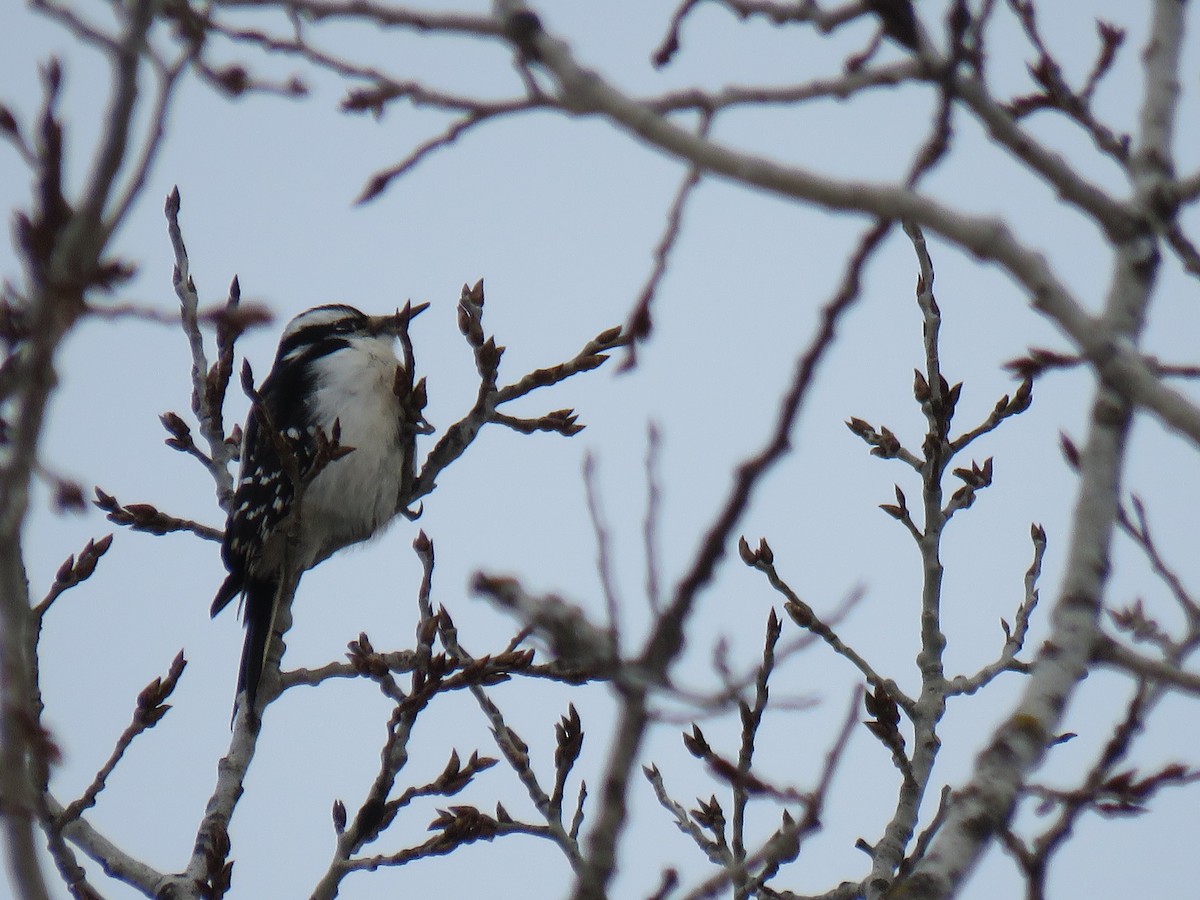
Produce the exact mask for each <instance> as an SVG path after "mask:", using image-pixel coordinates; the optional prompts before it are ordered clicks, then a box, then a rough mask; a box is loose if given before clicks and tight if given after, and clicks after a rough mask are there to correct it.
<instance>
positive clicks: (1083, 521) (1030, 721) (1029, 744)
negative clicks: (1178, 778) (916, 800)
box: [910, 0, 1184, 898]
mask: <svg viewBox="0 0 1200 900" xmlns="http://www.w3.org/2000/svg"><path fill="white" fill-rule="evenodd" d="M1183 15H1184V7H1183V5H1182V4H1179V3H1177V2H1173V0H1158V2H1156V3H1155V4H1154V13H1153V18H1152V23H1151V30H1150V34H1149V36H1148V38H1147V44H1146V49H1145V51H1144V53H1143V57H1142V58H1143V62H1144V66H1145V72H1146V80H1145V94H1144V97H1143V103H1142V109H1141V118H1140V129H1141V133H1140V135H1139V141H1138V147H1139V149H1138V152H1137V153H1136V154H1135V157H1134V161H1133V170H1134V176H1135V177H1134V187H1135V192H1136V194H1137V197H1136V199H1137V201H1139V205H1140V207H1141V208H1142V209H1143V210H1147V211H1149V210H1152V209H1154V208H1155V206H1154V202H1153V201H1154V200H1155V197H1156V196H1157V191H1158V186H1159V183H1160V181H1161V178H1162V176H1163V175H1164V173H1166V172H1168V171H1169V170H1170V167H1171V157H1170V149H1169V148H1170V144H1171V140H1172V138H1173V133H1174V113H1175V106H1176V104H1177V103H1178V92H1179V84H1178V71H1179V60H1180V50H1181V41H1182V35H1183V33H1184V21H1183ZM1116 249H1117V256H1116V266H1115V269H1114V272H1113V276H1112V283H1111V286H1110V289H1109V295H1108V298H1107V301H1106V305H1105V312H1104V317H1103V324H1104V326H1106V328H1107V330H1108V331H1109V334H1110V335H1111V338H1112V339H1113V341H1114V342H1116V341H1121V342H1125V343H1128V344H1129V345H1131V346H1136V344H1137V340H1138V338H1139V337H1140V334H1141V331H1142V327H1143V323H1144V319H1145V314H1146V309H1147V306H1148V305H1149V300H1150V295H1151V291H1152V288H1153V286H1154V280H1155V276H1156V274H1157V271H1158V263H1159V255H1158V250H1157V247H1156V244H1155V237H1154V230H1153V225H1152V223H1150V222H1147V221H1145V220H1143V221H1140V222H1139V223H1137V227H1136V228H1134V229H1132V231H1131V233H1130V234H1128V235H1126V236H1124V237H1123V239H1122V240H1121V241H1120V242H1119V243H1118V244H1117V248H1116ZM1131 394H1132V391H1131V390H1130V386H1129V384H1127V383H1122V382H1120V381H1114V380H1109V379H1104V380H1101V381H1100V382H1099V383H1098V384H1097V386H1096V389H1095V393H1094V399H1093V401H1092V407H1091V422H1090V425H1089V431H1088V440H1087V444H1086V446H1085V448H1084V449H1083V451H1082V453H1081V455H1080V460H1079V475H1080V485H1079V496H1078V498H1077V500H1076V506H1075V513H1074V517H1073V520H1072V529H1071V539H1070V547H1069V550H1068V554H1067V561H1066V573H1065V575H1064V578H1063V585H1062V589H1061V593H1060V595H1059V598H1058V600H1057V602H1056V603H1055V607H1054V611H1053V613H1052V615H1051V626H1052V628H1051V634H1050V637H1049V639H1048V640H1047V641H1046V643H1045V644H1044V645H1043V647H1042V650H1041V652H1040V653H1039V655H1038V658H1037V660H1036V662H1035V664H1034V668H1033V674H1032V677H1031V678H1030V680H1029V682H1028V684H1027V685H1026V688H1025V692H1024V695H1023V696H1022V698H1021V700H1020V702H1019V704H1018V706H1017V709H1016V710H1015V711H1014V712H1013V714H1012V715H1011V716H1010V717H1009V718H1008V720H1007V721H1006V722H1004V723H1003V724H1002V725H1001V726H1000V727H999V728H998V729H997V731H996V733H995V734H994V735H993V737H992V740H991V741H990V743H989V744H988V746H987V748H986V749H985V750H984V751H983V753H981V754H980V756H979V758H978V760H977V762H976V765H975V771H974V774H973V775H972V777H971V781H970V783H969V784H968V785H967V786H966V788H964V789H963V790H962V791H961V792H960V799H959V801H958V802H957V803H955V804H954V806H953V807H952V808H951V810H950V814H949V816H948V817H947V822H946V824H945V826H944V827H943V829H942V831H941V833H940V834H939V835H938V837H937V838H936V839H935V841H934V843H933V845H932V847H931V849H930V852H929V854H928V855H927V856H926V858H925V859H924V860H922V862H921V863H920V864H919V865H918V866H917V868H916V870H915V871H914V873H913V876H912V878H911V879H910V887H911V894H912V896H914V897H921V898H941V897H949V896H952V895H953V894H954V893H955V892H956V891H957V890H958V888H959V887H960V886H961V885H962V884H963V883H964V881H965V878H966V876H967V874H968V873H969V872H970V871H971V870H972V869H973V868H974V866H975V864H976V862H977V861H978V859H979V857H980V856H981V855H982V853H983V851H984V849H985V847H986V846H987V844H988V843H989V842H990V840H991V838H992V837H993V836H994V835H995V834H997V833H998V832H1000V831H1002V830H1003V828H1004V826H1005V825H1006V824H1007V822H1008V819H1009V817H1010V816H1011V814H1012V810H1013V806H1014V804H1015V799H1016V794H1017V790H1018V789H1019V787H1020V786H1021V785H1022V784H1023V782H1024V780H1025V777H1026V774H1027V773H1028V772H1029V771H1030V770H1031V769H1032V768H1033V767H1034V766H1035V765H1036V764H1037V763H1038V761H1039V760H1040V759H1041V758H1042V756H1043V754H1044V753H1045V750H1046V748H1047V746H1048V745H1049V744H1050V742H1051V741H1052V740H1053V736H1054V734H1055V733H1056V730H1057V728H1058V725H1059V723H1060V722H1061V720H1062V716H1063V713H1064V711H1065V709H1066V706H1067V703H1068V702H1069V700H1070V698H1071V696H1072V694H1073V692H1074V690H1075V687H1076V685H1077V684H1078V683H1079V681H1080V680H1081V679H1082V678H1083V677H1084V676H1085V675H1086V674H1087V670H1088V663H1089V661H1090V659H1091V656H1092V653H1093V650H1094V648H1095V646H1096V643H1097V641H1098V640H1099V639H1100V629H1099V616H1100V611H1101V609H1102V605H1103V597H1104V589H1105V585H1106V583H1107V580H1108V575H1109V547H1110V544H1111V540H1112V533H1113V529H1114V526H1115V523H1116V521H1117V518H1118V514H1119V509H1120V489H1121V471H1122V467H1123V464H1124V461H1125V452H1126V444H1127V441H1128V437H1129V431H1130V424H1131V421H1132V412H1133V408H1132V403H1131V399H1130V397H1131Z"/></svg>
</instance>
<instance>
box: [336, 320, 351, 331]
mask: <svg viewBox="0 0 1200 900" xmlns="http://www.w3.org/2000/svg"><path fill="white" fill-rule="evenodd" d="M333 330H334V331H336V332H337V333H338V334H349V333H350V332H352V331H353V330H354V322H352V321H351V320H350V319H341V320H339V321H338V322H337V323H336V324H335V325H334V326H333Z"/></svg>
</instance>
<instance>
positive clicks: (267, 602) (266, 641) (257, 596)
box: [237, 579, 279, 717]
mask: <svg viewBox="0 0 1200 900" xmlns="http://www.w3.org/2000/svg"><path fill="white" fill-rule="evenodd" d="M278 593H279V584H278V582H277V581H275V580H274V579H262V580H260V579H249V580H247V582H246V601H245V602H246V605H245V608H244V609H243V612H242V615H243V618H244V620H245V623H246V641H245V643H244V644H242V664H241V667H240V668H239V669H238V685H237V693H238V702H239V703H243V702H244V703H245V704H246V708H247V710H248V711H249V713H250V715H251V716H252V717H254V716H256V715H257V702H258V683H259V681H260V680H261V679H262V672H263V666H264V665H265V664H266V661H267V651H268V649H269V648H270V646H271V632H272V631H273V630H274V628H275V611H276V607H277V605H278V600H279V598H278V596H277V595H278Z"/></svg>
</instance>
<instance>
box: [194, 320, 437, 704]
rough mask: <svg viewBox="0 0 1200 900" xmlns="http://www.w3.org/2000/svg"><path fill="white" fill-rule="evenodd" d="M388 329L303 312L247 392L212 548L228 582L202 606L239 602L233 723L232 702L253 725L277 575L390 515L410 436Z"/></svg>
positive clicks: (359, 536)
mask: <svg viewBox="0 0 1200 900" xmlns="http://www.w3.org/2000/svg"><path fill="white" fill-rule="evenodd" d="M399 327H400V325H399V316H398V315H384V316H369V315H367V314H365V313H363V312H361V311H360V310H358V309H356V308H354V307H353V306H348V305H346V304H342V303H332V304H327V305H324V306H317V307H314V308H312V309H309V310H306V311H305V312H302V313H300V314H299V315H298V316H296V317H295V318H293V319H292V320H291V322H289V323H288V325H287V327H286V328H284V330H283V334H282V336H281V337H280V339H279V348H278V350H277V351H276V353H275V361H274V364H273V365H272V368H271V371H270V374H268V376H267V378H266V380H265V381H263V383H262V385H261V387H260V388H259V390H258V391H257V392H251V395H252V399H253V401H254V402H253V403H252V405H251V410H250V413H249V415H248V417H247V419H246V424H245V427H244V428H243V430H242V445H241V466H240V471H239V474H238V480H237V483H236V487H235V490H234V494H233V501H232V503H231V504H230V506H229V510H228V519H227V522H226V525H225V533H224V537H223V539H222V542H221V557H222V559H223V561H224V563H225V568H226V570H227V571H228V576H227V577H226V578H225V580H224V582H223V583H222V584H221V587H220V589H219V590H218V591H217V595H216V598H215V599H214V600H213V603H212V609H211V614H212V616H214V617H215V616H216V615H217V614H218V613H219V612H220V611H221V610H222V609H224V608H225V607H226V606H227V605H228V604H229V603H230V601H231V600H233V598H234V597H237V596H239V595H240V596H241V599H242V603H241V608H242V618H243V621H244V624H245V628H246V636H245V642H244V644H243V647H242V659H241V664H240V667H239V670H238V682H237V692H236V698H237V699H236V700H235V706H234V715H235V717H236V715H237V710H238V708H239V707H238V704H240V703H243V702H244V703H245V705H246V708H247V710H248V711H249V714H250V717H251V719H252V720H255V721H256V720H257V706H256V703H257V700H258V688H259V681H260V679H261V677H262V672H263V665H264V663H265V662H266V657H267V651H268V648H269V646H270V643H271V634H272V631H273V630H274V628H275V622H276V616H277V614H278V612H279V606H280V602H281V598H280V590H281V584H282V583H283V581H284V579H285V576H286V575H287V574H288V573H289V570H290V571H291V572H292V573H294V574H295V575H297V576H299V574H301V573H303V572H305V571H307V570H308V569H311V568H312V567H313V566H315V565H317V564H318V563H319V562H321V561H323V560H324V559H326V558H328V557H329V556H330V555H332V554H333V553H335V552H336V551H338V550H340V549H342V548H343V547H346V546H349V545H350V544H355V543H358V542H360V541H365V540H368V539H370V538H372V537H374V536H376V535H377V534H379V533H381V532H382V530H383V529H384V528H385V527H386V526H387V524H388V523H389V522H390V521H391V520H392V519H393V518H394V517H395V515H396V513H397V511H398V510H399V509H400V508H401V501H402V498H401V496H400V494H401V491H402V490H403V487H404V485H405V483H406V481H407V479H408V478H410V477H411V474H412V471H413V468H412V467H413V457H414V442H415V437H414V435H413V433H412V429H411V428H406V427H405V422H406V419H405V407H404V397H403V396H402V394H403V391H402V390H401V388H400V387H398V386H402V385H403V384H404V383H405V380H404V379H403V378H402V377H399V376H401V375H403V374H404V364H403V363H402V362H401V361H400V359H399V358H398V357H397V356H396V353H395V342H396V339H397V336H398V330H399ZM408 383H410V384H411V379H409V380H408ZM314 470H315V474H314ZM297 480H299V486H300V490H299V491H297V484H296V482H297ZM297 500H298V501H299V502H297Z"/></svg>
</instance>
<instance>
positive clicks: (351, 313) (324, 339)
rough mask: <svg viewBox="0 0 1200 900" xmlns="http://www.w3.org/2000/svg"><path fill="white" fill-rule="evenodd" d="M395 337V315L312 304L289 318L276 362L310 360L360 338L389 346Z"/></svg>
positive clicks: (354, 342) (356, 341) (339, 306)
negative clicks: (307, 308) (377, 314)
mask: <svg viewBox="0 0 1200 900" xmlns="http://www.w3.org/2000/svg"><path fill="white" fill-rule="evenodd" d="M395 338H396V317H395V315H389V316H368V315H367V314H366V313H364V312H362V311H361V310H358V309H355V308H354V307H353V306H348V305H346V304H344V303H330V304H327V305H325V306H314V307H313V308H312V309H309V310H306V311H304V312H302V313H300V315H298V316H296V317H295V318H294V319H292V321H290V322H288V325H287V328H285V329H284V330H283V335H282V336H281V337H280V338H279V349H278V351H276V354H275V362H276V363H277V364H278V363H281V362H288V363H293V362H299V363H309V362H312V361H313V360H316V359H320V358H321V357H323V356H328V355H329V354H330V353H334V352H336V351H338V350H342V349H345V348H346V347H350V346H354V345H356V344H358V343H359V342H361V341H379V342H380V343H383V344H386V345H387V346H389V347H390V346H391V342H392V341H394V340H395Z"/></svg>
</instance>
